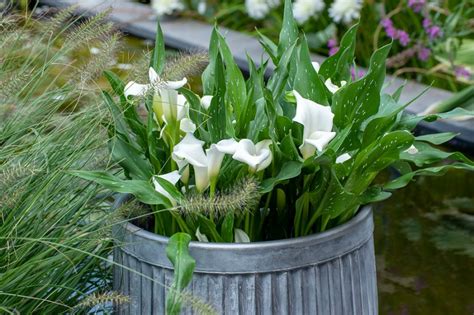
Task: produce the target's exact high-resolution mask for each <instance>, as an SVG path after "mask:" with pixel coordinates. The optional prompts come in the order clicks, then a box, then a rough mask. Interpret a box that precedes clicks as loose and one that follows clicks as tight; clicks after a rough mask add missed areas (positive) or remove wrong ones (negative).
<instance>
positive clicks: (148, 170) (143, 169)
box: [109, 137, 154, 180]
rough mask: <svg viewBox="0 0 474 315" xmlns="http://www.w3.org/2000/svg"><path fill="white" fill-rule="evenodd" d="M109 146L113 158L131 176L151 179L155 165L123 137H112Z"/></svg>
mask: <svg viewBox="0 0 474 315" xmlns="http://www.w3.org/2000/svg"><path fill="white" fill-rule="evenodd" d="M109 148H110V152H111V155H112V159H113V160H114V161H115V162H117V163H118V164H120V166H122V168H123V169H124V170H125V173H126V175H127V176H129V177H130V178H132V179H143V180H149V179H150V177H151V175H152V174H153V173H154V172H153V167H152V166H151V165H150V162H149V161H148V160H147V159H146V158H145V156H144V155H143V153H142V152H141V151H140V150H138V149H137V148H135V147H134V146H132V145H131V144H129V143H127V142H125V141H124V140H122V139H121V138H119V137H114V138H112V139H111V140H110V143H109Z"/></svg>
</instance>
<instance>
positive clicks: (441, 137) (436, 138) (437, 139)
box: [415, 132, 458, 144]
mask: <svg viewBox="0 0 474 315" xmlns="http://www.w3.org/2000/svg"><path fill="white" fill-rule="evenodd" d="M457 135H458V133H454V132H441V133H433V134H430V135H423V136H418V137H416V138H415V140H418V141H425V142H429V143H432V144H443V143H445V142H448V141H449V140H451V139H453V138H454V137H456V136H457Z"/></svg>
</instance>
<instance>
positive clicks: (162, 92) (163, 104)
mask: <svg viewBox="0 0 474 315" xmlns="http://www.w3.org/2000/svg"><path fill="white" fill-rule="evenodd" d="M148 78H149V80H150V83H149V84H140V83H136V82H134V81H131V82H129V83H127V85H126V86H125V91H124V94H125V97H129V96H130V95H132V96H140V95H144V94H145V93H146V92H148V90H150V89H154V90H155V96H154V100H153V109H154V110H155V114H156V115H157V116H158V117H157V118H158V119H161V118H162V116H164V117H165V118H166V121H168V122H171V121H175V120H176V119H177V115H178V113H177V112H178V95H179V94H178V92H177V91H176V90H177V89H179V88H182V87H183V86H184V85H186V83H187V82H188V81H187V79H186V78H183V79H182V80H179V81H162V80H161V78H160V76H159V75H158V73H156V71H155V69H153V68H150V69H149V70H148Z"/></svg>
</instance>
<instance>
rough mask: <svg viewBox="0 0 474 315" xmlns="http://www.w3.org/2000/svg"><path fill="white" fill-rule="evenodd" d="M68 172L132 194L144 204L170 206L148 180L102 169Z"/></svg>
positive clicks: (119, 191)
mask: <svg viewBox="0 0 474 315" xmlns="http://www.w3.org/2000/svg"><path fill="white" fill-rule="evenodd" d="M70 173H71V174H72V175H75V176H78V177H81V178H83V179H86V180H90V181H94V182H96V183H98V184H99V185H102V186H104V187H105V188H107V189H110V190H112V191H114V192H118V193H124V194H132V195H134V196H135V197H136V198H137V199H138V200H139V201H141V202H143V203H145V204H149V205H164V206H165V207H167V208H169V207H171V204H170V202H169V201H168V199H167V198H166V197H164V196H163V195H161V194H160V193H158V192H157V191H155V188H154V187H153V186H152V185H151V184H150V183H149V182H148V181H144V180H123V179H120V178H118V177H116V176H113V175H111V174H109V173H107V172H104V171H71V172H70Z"/></svg>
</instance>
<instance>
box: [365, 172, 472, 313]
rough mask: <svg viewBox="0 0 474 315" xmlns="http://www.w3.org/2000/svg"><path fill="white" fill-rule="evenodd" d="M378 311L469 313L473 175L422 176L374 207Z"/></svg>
mask: <svg viewBox="0 0 474 315" xmlns="http://www.w3.org/2000/svg"><path fill="white" fill-rule="evenodd" d="M374 214H375V251H376V256H377V270H378V289H379V304H380V305H379V306H380V313H381V314H393V315H395V314H433V315H434V314H472V313H473V312H474V299H473V293H474V177H473V176H472V173H468V172H465V171H453V172H449V173H447V174H446V175H445V176H443V177H421V178H419V179H418V180H417V181H416V182H414V183H412V184H411V185H410V186H408V187H406V188H405V189H403V190H400V191H397V192H396V193H395V194H394V195H393V196H392V198H391V199H388V200H387V201H385V202H382V203H380V204H378V205H377V206H376V207H375V213H374Z"/></svg>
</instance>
